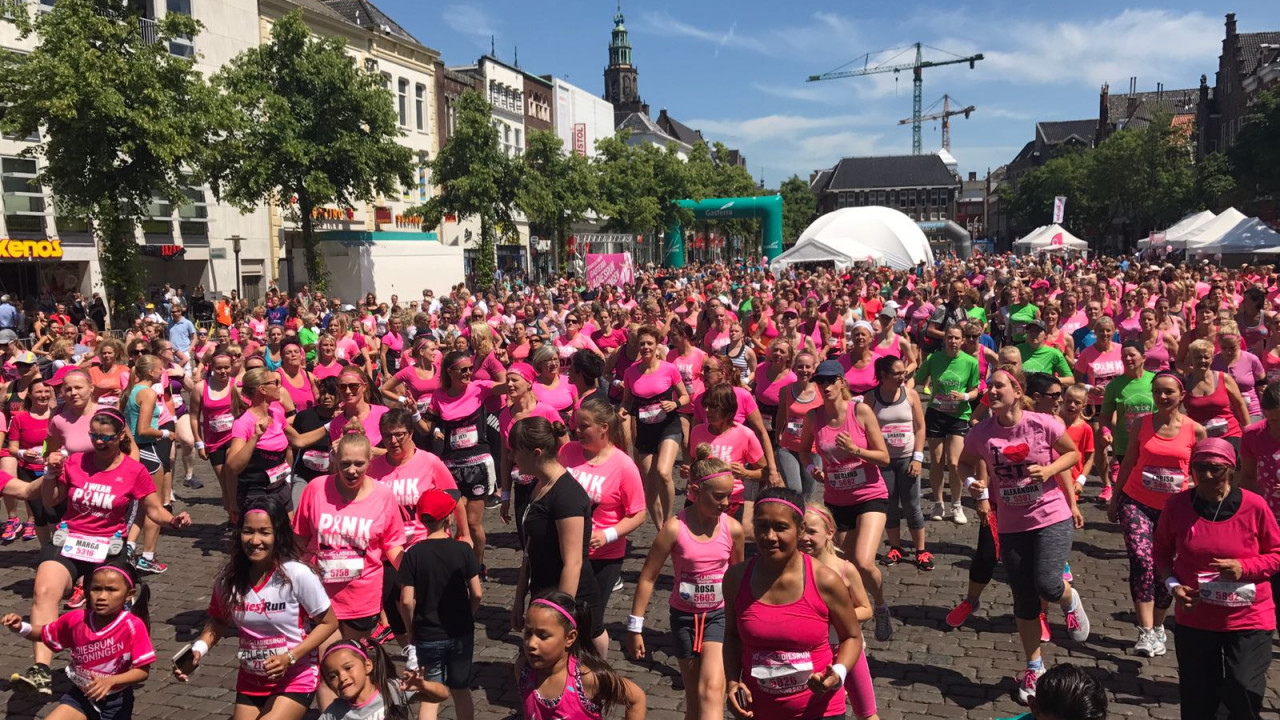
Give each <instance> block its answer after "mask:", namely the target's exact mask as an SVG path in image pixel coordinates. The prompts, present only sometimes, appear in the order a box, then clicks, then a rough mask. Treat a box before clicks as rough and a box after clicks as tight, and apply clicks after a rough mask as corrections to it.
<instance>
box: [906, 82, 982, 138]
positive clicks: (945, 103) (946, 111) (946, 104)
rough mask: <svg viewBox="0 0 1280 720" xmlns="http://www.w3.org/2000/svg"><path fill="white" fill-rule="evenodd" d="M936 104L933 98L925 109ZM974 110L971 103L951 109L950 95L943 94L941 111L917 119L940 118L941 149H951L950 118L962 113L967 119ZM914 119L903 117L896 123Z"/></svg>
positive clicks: (913, 119) (929, 108)
mask: <svg viewBox="0 0 1280 720" xmlns="http://www.w3.org/2000/svg"><path fill="white" fill-rule="evenodd" d="M937 105H938V102H937V101H936V100H935V101H934V103H933V105H930V106H929V107H927V108H925V109H926V110H931V109H933V108H935V107H937ZM975 110H977V108H975V107H974V106H972V105H968V106H966V107H962V108H960V109H959V110H952V109H951V96H950V95H943V96H942V112H940V113H933V114H931V115H921V116H920V118H919V121H920V122H925V121H928V120H941V121H942V149H943V150H951V118H953V117H956V116H957V115H963V116H964V117H965V119H966V120H967V119H968V118H969V115H970V114H972V113H973V112H974V111H975ZM915 121H916V118H903V119H901V120H899V121H898V124H899V125H906V124H907V123H909V122H915Z"/></svg>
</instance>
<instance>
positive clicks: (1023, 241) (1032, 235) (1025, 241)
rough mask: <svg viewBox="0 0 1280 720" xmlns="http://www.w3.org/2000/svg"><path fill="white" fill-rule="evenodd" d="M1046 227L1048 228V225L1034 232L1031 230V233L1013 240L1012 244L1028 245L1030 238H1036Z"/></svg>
mask: <svg viewBox="0 0 1280 720" xmlns="http://www.w3.org/2000/svg"><path fill="white" fill-rule="evenodd" d="M1047 227H1049V226H1048V225H1041V226H1040V227H1038V228H1036V229H1035V230H1032V231H1031V232H1029V233H1027V234H1026V235H1023V236H1022V237H1020V238H1018V239H1017V240H1014V241H1013V244H1014V245H1024V244H1029V243H1030V242H1031V241H1032V238H1035V237H1036V236H1038V235H1039V234H1040V233H1042V232H1044V231H1045V228H1047Z"/></svg>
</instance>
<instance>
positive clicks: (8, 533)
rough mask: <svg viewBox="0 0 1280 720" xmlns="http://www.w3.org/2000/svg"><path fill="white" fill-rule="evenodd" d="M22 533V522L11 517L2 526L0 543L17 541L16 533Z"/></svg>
mask: <svg viewBox="0 0 1280 720" xmlns="http://www.w3.org/2000/svg"><path fill="white" fill-rule="evenodd" d="M20 532H22V521H21V520H19V519H18V518H16V517H11V518H9V520H8V521H7V522H5V524H4V531H3V532H0V542H6V543H11V542H13V541H14V540H17V539H18V533H20Z"/></svg>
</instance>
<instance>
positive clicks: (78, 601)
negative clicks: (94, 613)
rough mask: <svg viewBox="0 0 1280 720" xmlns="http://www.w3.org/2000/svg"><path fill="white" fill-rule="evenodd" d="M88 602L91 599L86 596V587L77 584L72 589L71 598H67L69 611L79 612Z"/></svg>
mask: <svg viewBox="0 0 1280 720" xmlns="http://www.w3.org/2000/svg"><path fill="white" fill-rule="evenodd" d="M88 600H89V598H88V597H86V596H85V594H84V586H83V585H80V584H77V585H75V586H74V587H72V588H71V597H69V598H67V609H68V610H79V609H80V608H82V607H84V606H85V603H86V602H88Z"/></svg>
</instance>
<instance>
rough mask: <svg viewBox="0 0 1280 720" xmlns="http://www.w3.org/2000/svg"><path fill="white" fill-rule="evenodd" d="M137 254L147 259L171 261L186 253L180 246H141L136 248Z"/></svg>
mask: <svg viewBox="0 0 1280 720" xmlns="http://www.w3.org/2000/svg"><path fill="white" fill-rule="evenodd" d="M138 252H140V253H141V254H143V255H146V256H148V257H158V258H160V259H161V260H172V259H174V258H176V257H181V256H182V255H184V254H185V253H186V252H187V249H186V248H185V247H183V246H181V245H172V244H168V245H143V246H142V247H140V248H138Z"/></svg>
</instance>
